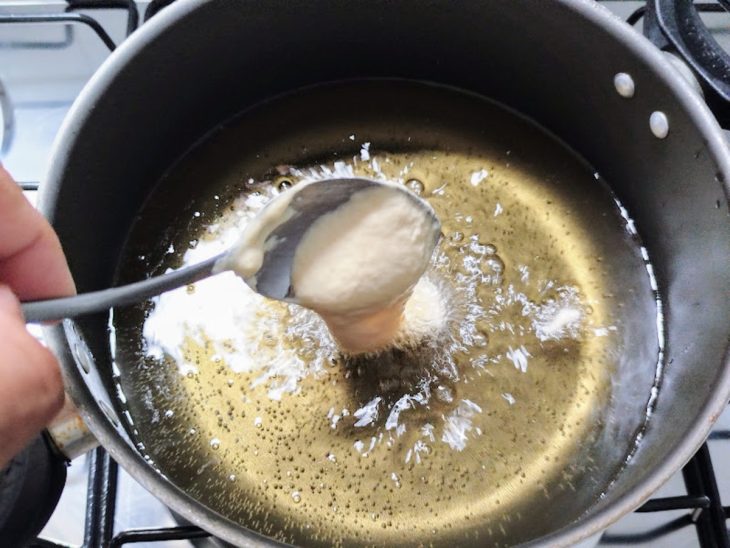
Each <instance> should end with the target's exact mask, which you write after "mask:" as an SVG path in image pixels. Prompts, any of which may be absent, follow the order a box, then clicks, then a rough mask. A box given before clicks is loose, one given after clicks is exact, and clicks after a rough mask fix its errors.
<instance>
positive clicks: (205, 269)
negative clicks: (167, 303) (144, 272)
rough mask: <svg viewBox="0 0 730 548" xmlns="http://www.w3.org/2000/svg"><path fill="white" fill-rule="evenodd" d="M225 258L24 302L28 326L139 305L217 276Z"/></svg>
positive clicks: (214, 258)
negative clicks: (125, 282)
mask: <svg viewBox="0 0 730 548" xmlns="http://www.w3.org/2000/svg"><path fill="white" fill-rule="evenodd" d="M223 255H224V254H221V255H217V256H215V257H212V258H210V259H207V260H205V261H203V262H201V263H198V264H195V265H192V266H187V267H185V268H180V269H179V270H174V271H172V272H168V273H167V274H162V275H161V276H155V277H153V278H149V279H147V280H142V281H141V282H135V283H131V284H128V285H122V286H119V287H112V288H110V289H102V290H101V291H92V292H90V293H82V294H80V295H75V296H73V297H61V298H59V299H47V300H42V301H27V302H24V303H22V308H23V315H24V316H25V321H26V322H27V323H38V322H48V321H53V320H61V319H63V318H75V317H77V316H83V315H85V314H91V313H93V312H101V311H103V310H108V309H109V308H111V307H113V306H120V305H124V304H132V303H136V302H139V301H141V300H143V299H147V298H149V297H152V296H154V295H159V294H160V293H164V292H165V291H170V290H171V289H175V288H178V287H180V286H183V285H187V284H190V283H193V282H197V281H199V280H202V279H203V278H207V277H208V276H210V275H211V274H212V273H213V268H214V267H215V265H216V263H217V262H218V260H219V259H220V258H221V257H223Z"/></svg>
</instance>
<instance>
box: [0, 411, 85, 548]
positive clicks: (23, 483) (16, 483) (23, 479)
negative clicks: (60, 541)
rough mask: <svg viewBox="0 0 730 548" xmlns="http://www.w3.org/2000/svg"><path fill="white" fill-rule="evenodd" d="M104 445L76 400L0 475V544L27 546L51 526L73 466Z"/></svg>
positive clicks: (1, 471)
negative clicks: (68, 470) (67, 470)
mask: <svg viewBox="0 0 730 548" xmlns="http://www.w3.org/2000/svg"><path fill="white" fill-rule="evenodd" d="M97 445H98V443H97V441H96V439H95V438H94V436H93V435H92V434H91V432H90V431H89V429H88V428H87V427H86V424H85V423H84V421H83V419H82V418H81V416H80V415H79V413H78V411H77V410H76V407H75V406H74V405H73V403H71V400H69V399H68V397H67V398H66V401H65V403H64V406H63V409H61V411H60V412H59V413H58V415H56V417H55V418H54V419H53V421H52V422H51V424H50V425H49V426H48V428H47V429H46V430H44V431H43V432H41V434H40V435H39V436H38V437H37V438H35V439H34V440H33V441H32V442H31V443H30V444H28V446H27V447H26V448H25V449H23V451H21V452H20V454H18V455H16V456H15V457H14V458H13V459H12V460H11V461H10V463H9V464H8V465H7V466H6V467H5V468H4V469H2V470H0V539H2V543H1V544H2V545H3V546H11V547H14V546H27V545H28V544H29V543H30V542H31V541H32V540H33V539H34V538H35V537H36V536H37V535H38V533H40V531H41V529H43V527H44V526H45V524H46V522H47V521H48V519H49V518H50V517H51V514H52V513H53V511H54V510H55V508H56V504H57V503H58V499H59V498H60V497H61V493H62V492H63V488H64V486H65V484H66V468H67V467H68V465H69V463H70V462H71V460H73V459H74V458H76V457H77V456H80V455H82V454H84V453H86V452H88V451H90V450H91V449H93V448H94V447H96V446H97Z"/></svg>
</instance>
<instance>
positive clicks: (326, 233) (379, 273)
mask: <svg viewBox="0 0 730 548" xmlns="http://www.w3.org/2000/svg"><path fill="white" fill-rule="evenodd" d="M304 186H306V185H299V186H297V187H294V188H292V189H291V190H290V191H288V192H287V194H289V196H288V197H286V198H285V196H282V197H281V198H277V200H276V202H277V203H275V204H272V206H273V207H267V211H266V212H265V215H262V216H261V217H259V218H256V219H254V220H253V221H252V223H251V224H250V225H249V226H247V227H246V229H245V230H244V233H243V235H242V237H241V239H240V241H239V243H238V244H237V245H236V246H235V248H234V250H233V252H232V254H231V256H230V258H229V259H228V261H227V265H226V266H228V267H230V268H232V270H234V271H235V272H236V273H237V274H238V275H239V276H241V277H243V278H244V279H249V280H250V279H252V278H254V277H255V275H256V272H257V271H258V270H259V268H260V267H261V265H262V263H263V258H264V254H265V252H266V250H267V245H271V244H270V241H269V242H267V237H268V235H269V234H271V233H272V232H273V231H274V230H275V228H276V227H277V226H278V225H279V224H281V223H283V222H285V221H286V220H288V219H289V218H290V217H291V215H292V214H293V211H292V210H291V208H290V207H289V204H290V203H291V200H292V198H293V197H294V195H295V194H296V192H297V191H298V190H299V189H301V188H303V187H304ZM416 200H417V198H416V199H415V200H414V196H410V195H409V191H407V190H406V189H404V188H403V187H401V186H399V185H394V184H384V185H379V186H373V187H369V188H366V189H364V190H361V191H358V192H356V193H354V194H353V195H352V197H351V198H350V199H349V200H348V201H347V202H345V203H343V204H342V205H340V206H339V207H337V208H336V209H334V210H333V211H331V212H329V213H327V214H325V215H322V216H321V217H319V218H318V219H317V220H316V221H315V222H314V223H313V224H312V225H311V226H310V227H309V228H308V229H307V231H306V232H305V233H304V235H303V237H302V240H301V242H300V243H299V245H298V247H297V250H296V252H295V255H294V260H293V265H292V275H291V287H292V290H293V293H294V296H295V297H294V299H293V301H294V302H296V303H298V304H300V305H302V306H305V307H307V308H310V309H312V310H314V311H315V312H317V313H318V314H319V315H320V316H321V317H322V318H323V319H324V321H325V322H326V323H327V326H328V327H329V329H330V331H331V332H332V335H333V336H334V337H335V339H336V340H337V342H338V343H339V344H340V346H341V347H342V348H343V350H346V351H348V352H351V353H361V352H372V351H376V350H379V349H381V348H384V347H386V346H388V345H389V344H390V343H392V342H393V341H394V340H395V339H396V338H397V336H398V335H399V331H400V330H401V327H402V320H403V314H404V310H405V307H406V303H407V301H408V298H409V297H410V295H411V293H412V291H413V288H414V286H416V283H417V282H418V281H419V279H420V278H421V276H422V275H423V273H424V272H425V271H426V268H427V267H428V264H429V262H430V260H431V255H432V253H433V249H434V232H435V230H438V221H436V220H435V218H434V217H433V215H430V214H429V212H428V210H427V209H426V207H427V206H424V205H422V204H419V203H418V202H417V201H416ZM278 202H280V203H278ZM426 291H428V289H427V288H426ZM439 304H440V303H434V306H439ZM421 308H423V307H422V306H421ZM434 312H437V311H436V310H434ZM421 315H423V311H421ZM420 321H423V320H422V318H421V320H420Z"/></svg>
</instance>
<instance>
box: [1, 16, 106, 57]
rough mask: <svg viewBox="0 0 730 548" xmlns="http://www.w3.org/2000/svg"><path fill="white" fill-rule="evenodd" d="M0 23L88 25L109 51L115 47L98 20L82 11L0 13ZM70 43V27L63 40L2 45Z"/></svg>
mask: <svg viewBox="0 0 730 548" xmlns="http://www.w3.org/2000/svg"><path fill="white" fill-rule="evenodd" d="M0 23H80V24H83V25H87V26H88V27H90V28H91V29H92V30H93V31H94V32H95V33H96V35H97V36H98V37H99V38H100V39H101V41H102V42H104V45H105V46H106V47H107V48H109V50H110V51H114V49H115V48H116V47H117V46H116V44H115V43H114V40H112V39H111V37H110V36H109V35H108V34H107V32H106V31H105V30H104V27H102V26H101V25H100V24H99V22H98V21H97V20H96V19H94V18H93V17H89V16H88V15H84V14H83V13H49V14H46V15H0ZM70 44H71V34H70V29H67V30H66V39H65V40H64V41H63V42H8V43H5V44H0V45H4V46H7V47H11V48H42V49H50V48H63V47H66V46H68V45H70Z"/></svg>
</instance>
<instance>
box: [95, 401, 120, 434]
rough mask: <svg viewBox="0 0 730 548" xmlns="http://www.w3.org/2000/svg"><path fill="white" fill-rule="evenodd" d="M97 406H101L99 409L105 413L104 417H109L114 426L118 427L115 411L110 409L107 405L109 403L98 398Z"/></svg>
mask: <svg viewBox="0 0 730 548" xmlns="http://www.w3.org/2000/svg"><path fill="white" fill-rule="evenodd" d="M98 402H99V407H101V411H102V412H103V413H104V415H106V418H107V419H109V421H110V422H111V423H112V424H113V425H114V426H115V427H116V428H118V427H119V419H118V418H117V415H116V413H114V411H112V408H111V407H109V404H108V403H106V402H105V401H104V400H98Z"/></svg>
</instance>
